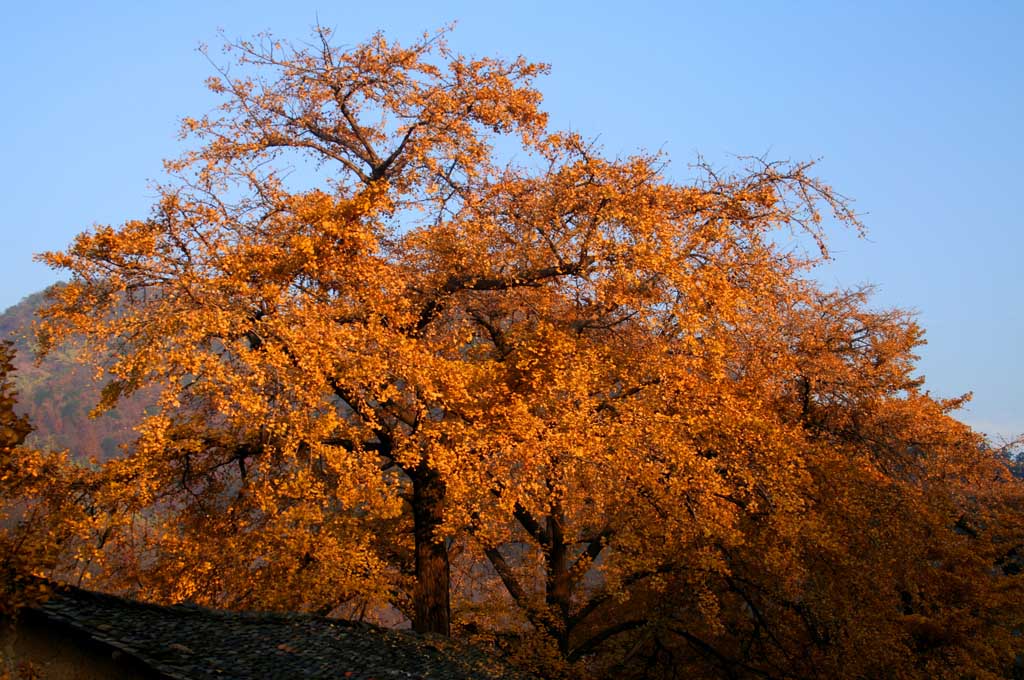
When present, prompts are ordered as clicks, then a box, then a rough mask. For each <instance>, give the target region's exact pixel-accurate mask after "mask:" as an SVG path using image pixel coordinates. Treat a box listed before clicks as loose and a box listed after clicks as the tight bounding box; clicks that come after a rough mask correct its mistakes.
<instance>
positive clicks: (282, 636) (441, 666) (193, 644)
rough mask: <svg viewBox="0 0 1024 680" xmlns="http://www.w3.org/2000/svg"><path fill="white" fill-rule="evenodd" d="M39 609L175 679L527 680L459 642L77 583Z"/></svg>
mask: <svg viewBox="0 0 1024 680" xmlns="http://www.w3.org/2000/svg"><path fill="white" fill-rule="evenodd" d="M34 609H35V610H36V611H38V612H39V613H41V614H43V615H44V616H45V617H46V618H47V619H49V620H50V621H56V622H62V623H64V624H66V625H67V626H70V627H71V628H72V629H74V630H75V631H77V632H78V633H79V634H84V635H85V636H87V637H89V638H91V639H93V640H97V641H99V642H102V643H105V644H107V645H109V646H110V647H113V648H114V649H117V650H119V651H120V652H122V653H124V654H126V655H128V656H130V657H133V658H135V659H137V660H139V661H141V662H142V663H143V664H145V665H146V666H149V667H150V668H152V669H153V670H155V671H158V672H159V673H161V674H163V675H164V676H166V677H167V678H173V679H175V680H213V679H217V680H227V679H229V678H238V679H240V680H241V679H243V678H244V679H246V680H248V679H251V678H331V679H332V680H335V679H342V680H344V679H350V680H370V679H371V678H372V679H373V680H392V679H395V680H397V679H403V680H405V679H412V678H416V679H419V678H438V679H445V680H498V679H501V680H511V679H513V678H516V679H520V680H525V676H522V675H519V674H515V673H513V672H511V671H510V670H509V669H507V668H505V667H503V666H502V665H501V664H500V663H498V662H496V661H495V660H493V659H492V658H490V657H488V656H487V655H486V654H484V653H483V652H481V651H480V650H478V649H475V648H473V647H470V646H468V645H465V644H462V643H459V642H457V641H453V640H448V639H446V638H440V637H436V636H422V635H417V634H415V633H412V632H408V631H398V630H390V629H385V628H379V627H376V626H372V625H369V624H363V623H353V622H348V621H340V620H336V619H327V618H323V617H318V616H311V615H303V614H260V613H240V612H227V611H219V610H213V609H206V608H203V607H197V606H195V605H175V606H170V607H164V606H158V605H152V604H145V603H141V602H137V601H134V600H127V599H124V598H120V597H115V596H112V595H104V594H101V593H95V592H91V591H87V590H81V589H79V588H72V587H62V588H58V589H56V591H55V592H54V594H53V595H52V596H51V597H50V598H49V599H48V600H47V601H46V602H44V603H42V604H41V605H38V606H37V607H35V608H34Z"/></svg>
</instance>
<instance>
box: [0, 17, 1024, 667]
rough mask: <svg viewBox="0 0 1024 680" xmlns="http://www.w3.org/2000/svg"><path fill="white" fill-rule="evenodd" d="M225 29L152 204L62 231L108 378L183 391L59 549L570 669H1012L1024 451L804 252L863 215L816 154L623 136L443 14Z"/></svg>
mask: <svg viewBox="0 0 1024 680" xmlns="http://www.w3.org/2000/svg"><path fill="white" fill-rule="evenodd" d="M226 49H227V54H228V55H229V58H232V59H233V60H234V61H233V63H232V65H231V67H230V68H228V67H223V68H222V70H221V71H220V74H219V76H217V77H214V78H211V79H210V80H209V82H208V86H209V87H210V89H211V90H213V91H214V92H216V93H218V94H220V95H221V96H222V97H223V104H222V106H221V107H220V109H219V110H218V111H217V112H215V113H212V114H210V115H207V116H204V117H201V118H186V119H184V122H183V135H184V136H185V137H186V138H188V139H190V140H192V141H193V146H192V148H191V150H190V151H188V152H186V153H185V154H184V155H183V156H181V157H180V158H177V159H174V160H171V161H168V162H167V164H166V167H167V172H168V179H167V180H166V181H165V182H164V183H162V184H160V185H159V186H158V187H157V189H158V193H159V198H158V200H157V202H156V204H155V205H154V207H153V211H152V214H151V215H150V216H149V217H148V218H145V219H140V220H135V221H129V222H127V223H125V224H122V225H119V226H116V227H114V226H99V227H95V228H93V229H91V230H89V231H86V232H83V233H82V234H81V235H80V236H78V237H77V238H76V239H75V241H74V243H73V244H71V245H70V246H69V248H68V249H67V250H66V251H63V252H54V253H47V254H45V255H43V256H42V257H43V260H44V261H46V262H47V263H49V264H50V265H51V266H53V267H55V268H57V269H60V270H63V271H65V272H67V273H69V274H70V275H71V280H70V281H69V283H67V284H66V285H63V286H60V287H58V288H55V289H54V290H53V292H52V294H51V301H50V304H49V306H48V308H47V309H46V310H45V311H44V312H43V319H42V321H41V326H40V339H41V340H42V342H43V344H44V347H56V346H58V345H60V344H61V343H64V342H72V341H74V342H82V343H84V347H85V350H84V351H83V353H82V356H84V357H86V358H87V360H89V361H90V362H92V363H93V365H95V366H96V367H97V368H98V375H99V376H101V377H102V378H103V379H105V380H106V383H105V387H104V390H103V398H102V400H101V403H100V404H99V406H98V409H99V410H100V411H102V410H104V409H110V408H113V407H115V406H116V404H117V403H118V401H119V400H120V399H122V398H124V397H125V396H126V395H130V394H133V393H136V392H137V391H139V390H141V389H143V388H147V389H151V390H154V394H156V395H157V396H156V397H155V401H154V404H153V405H152V407H151V408H150V409H149V410H148V411H147V413H146V415H145V416H144V417H143V418H142V419H141V420H140V422H139V423H138V425H137V432H138V437H137V439H136V441H135V442H134V443H133V444H132V445H130V446H128V447H126V449H125V451H124V454H123V455H122V456H119V457H117V458H115V459H112V460H110V461H107V462H104V463H102V464H99V463H97V464H96V465H95V466H94V467H92V468H90V469H83V468H76V467H75V466H71V465H70V464H68V463H67V462H66V461H65V462H64V463H63V464H62V465H63V467H62V468H61V469H62V470H64V472H62V473H61V474H62V475H63V476H60V475H58V476H55V477H54V479H55V480H56V481H55V482H54V485H57V484H58V483H66V484H68V485H71V487H69V488H74V489H75V490H76V492H75V494H74V495H73V496H72V497H71V498H72V499H73V500H72V501H69V502H73V503H74V504H75V506H76V508H78V510H76V511H75V512H72V511H70V510H68V509H66V508H63V507H61V508H58V509H59V510H60V512H50V513H49V514H47V513H42V515H41V518H40V519H38V520H35V521H36V523H37V524H38V525H40V526H46V527H49V530H50V531H49V534H48V535H50V536H53V535H54V534H55V530H54V527H55V526H61V527H64V529H63V531H64V533H63V534H61V532H59V531H58V532H56V534H59V535H62V536H63V535H67V536H68V538H67V539H65V540H64V541H63V542H62V543H61V544H60V555H61V557H54V558H53V564H54V565H55V566H54V568H55V569H64V571H63V572H62V573H64V574H69V573H72V572H70V571H68V570H69V569H70V568H71V565H75V568H76V569H77V572H75V573H78V574H89V575H90V576H91V577H92V578H94V579H96V580H98V581H99V582H101V583H102V584H104V585H105V586H106V587H108V588H113V589H119V590H122V591H129V592H132V593H134V594H136V595H137V596H140V597H144V598H149V599H155V600H172V601H173V600H178V599H183V598H185V599H190V600H193V601H198V602H203V603H207V604H215V605H220V606H228V607H233V608H261V609H263V608H276V609H289V608H291V609H303V610H311V611H321V612H326V613H334V614H339V615H347V616H358V615H366V613H367V612H377V613H379V612H383V611H386V610H387V608H389V607H390V608H393V609H394V610H396V611H397V612H400V613H401V614H402V615H404V616H406V617H408V619H409V620H411V622H412V625H413V626H414V628H416V630H418V631H421V632H435V633H442V634H449V633H450V632H453V628H452V626H453V623H454V625H455V628H454V632H456V633H458V634H465V635H470V636H478V637H480V639H486V640H490V641H492V642H494V644H496V645H498V646H502V645H507V644H508V643H509V641H511V640H514V641H516V642H517V643H516V644H515V645H511V647H510V648H512V649H515V650H518V652H519V654H520V655H521V656H522V660H523V661H524V663H529V664H532V665H534V666H535V667H536V668H539V669H540V670H541V671H542V672H543V673H545V674H547V675H549V676H556V675H558V674H566V675H570V676H574V677H580V676H585V675H588V674H591V675H602V674H607V675H608V676H609V677H662V676H663V677H688V676H687V673H697V674H703V675H712V674H714V675H720V676H721V677H780V678H781V677H815V676H821V677H863V676H881V675H891V676H892V677H915V676H919V677H934V676H942V675H948V674H950V673H959V674H976V675H979V676H981V675H986V674H987V675H989V676H998V675H999V674H1004V673H1007V672H1009V670H1008V669H1010V668H1011V667H1012V665H1013V663H1014V655H1015V654H1018V653H1019V652H1020V642H1019V640H1020V638H1019V637H1015V634H1016V632H1019V630H1020V627H1021V623H1022V622H1021V620H1020V619H1021V615H1022V608H1021V606H1020V603H1021V591H1020V585H1021V584H1020V576H1019V569H1017V570H1016V571H1014V568H1013V567H1012V564H1014V563H1013V559H1014V556H1015V555H1018V554H1019V551H1020V550H1021V547H1020V546H1021V543H1022V533H1021V526H1020V509H1021V504H1020V500H1021V485H1020V482H1019V481H1016V480H1014V479H1012V477H1011V476H1010V475H1009V474H1008V472H1007V469H1006V467H1005V465H1004V464H1003V463H1002V462H1001V461H1000V460H999V459H998V457H997V456H994V455H993V454H992V453H991V452H990V451H988V450H986V448H985V447H984V446H983V440H982V439H981V438H980V437H979V436H978V435H977V434H975V433H973V432H972V431H970V429H969V428H967V427H966V426H964V425H962V424H960V423H958V422H957V421H956V420H954V419H953V418H951V417H950V415H949V413H950V412H951V411H953V410H955V409H956V408H957V407H958V406H959V405H960V403H961V401H960V400H949V401H942V400H937V399H935V398H933V397H932V396H931V395H930V394H929V393H927V392H926V391H924V390H923V389H922V381H921V379H920V378H918V377H916V376H915V375H914V371H915V365H914V361H915V359H916V357H915V356H914V351H915V348H916V347H918V346H919V345H920V344H921V342H922V332H921V329H920V328H919V327H918V326H917V325H916V324H915V322H914V320H913V318H912V316H910V315H908V314H906V313H904V312H901V311H898V310H892V311H886V310H881V311H879V310H872V309H871V307H870V305H869V300H868V291H865V290H853V291H829V290H825V289H823V288H822V287H820V286H819V285H818V284H816V283H814V282H813V280H812V279H811V278H810V277H809V276H808V272H809V271H810V269H811V268H812V267H813V266H814V265H815V264H817V263H819V262H820V261H822V260H823V259H824V258H826V257H827V251H826V245H825V234H824V229H823V224H824V223H825V222H826V221H827V220H832V221H835V222H839V223H845V224H846V225H848V226H849V227H852V228H854V229H860V228H861V225H860V223H859V222H858V220H857V218H856V216H855V214H854V213H853V212H852V210H851V209H850V207H849V205H848V204H847V202H846V200H845V199H844V198H843V197H842V196H841V195H839V194H837V193H836V192H834V191H833V190H832V189H831V188H830V187H829V186H828V185H826V184H825V183H823V182H821V181H820V180H818V179H816V178H815V177H814V176H813V175H812V174H811V164H807V163H777V162H770V161H765V160H760V159H749V161H748V163H747V167H745V168H744V169H742V170H740V171H738V172H736V173H734V174H729V175H724V174H723V173H721V172H716V171H714V170H713V169H712V168H710V167H707V166H703V165H702V166H698V167H697V168H695V174H696V175H697V176H696V177H695V178H694V179H692V180H688V181H686V182H680V181H677V180H674V179H671V178H670V176H669V174H668V172H667V161H666V159H664V158H663V157H662V156H660V155H659V154H647V153H637V154H636V155H633V156H629V157H624V158H610V157H607V156H606V155H604V154H603V152H602V151H601V149H600V148H598V147H597V146H596V145H594V144H592V143H588V142H587V141H586V140H585V139H584V138H583V137H581V136H580V135H579V134H577V133H572V132H560V131H552V130H550V129H549V128H548V126H547V116H546V114H545V113H544V112H543V110H542V109H541V108H540V105H541V94H540V92H539V91H538V90H537V89H536V87H535V84H534V81H535V79H536V78H537V77H538V76H540V75H542V74H543V73H545V72H546V70H547V67H546V66H544V65H541V64H534V63H531V62H528V61H526V60H525V59H522V58H520V59H516V60H503V59H497V58H468V57H465V56H462V55H459V54H456V53H454V52H453V51H451V50H450V49H449V47H448V46H447V44H446V43H445V40H444V33H443V32H440V33H436V34H428V35H425V36H424V37H423V38H422V39H421V40H420V41H418V42H416V43H414V44H412V45H411V46H407V47H403V46H400V45H398V44H395V43H392V42H389V41H387V40H386V39H385V38H384V37H383V35H377V36H374V37H373V38H372V39H371V40H369V41H368V42H366V43H364V44H360V45H357V46H355V47H351V48H347V49H343V48H339V47H335V46H334V45H333V44H332V42H331V36H330V33H329V31H327V30H326V29H322V28H320V29H317V30H316V32H315V35H314V43H313V44H312V45H299V46H294V45H291V44H289V43H287V42H284V41H277V40H275V39H273V38H272V37H270V36H260V37H258V38H256V39H254V40H252V41H239V42H234V43H228V44H227V45H226ZM511 144H515V145H516V146H517V147H518V151H517V152H516V153H515V154H506V153H502V152H501V151H500V150H501V149H507V148H509V146H510V145H511ZM808 243H809V244H811V245H810V247H809V248H808V247H806V244H808ZM5 455H6V456H8V457H9V458H12V457H13V458H16V456H15V455H14V454H13V453H5ZM30 459H31V458H30V457H26V458H24V459H23V460H30ZM52 464H54V465H56V464H57V463H52ZM15 467H17V466H15ZM20 469H21V470H22V472H20V473H18V474H22V473H24V471H25V470H26V469H28V468H27V467H26V465H25V464H22V467H21V468H20ZM15 476H17V475H15ZM63 479H67V480H69V481H66V482H60V480H63ZM72 480H73V481H72ZM53 488H55V487H54V486H51V487H50V488H49V489H46V488H40V487H38V486H36V487H32V489H31V490H30V491H31V493H28V494H27V496H26V493H24V491H23V492H21V493H22V497H23V498H24V497H30V496H32V494H36V495H37V496H38V495H39V494H43V495H45V494H46V493H49V494H51V497H52V493H53ZM76 513H77V514H76ZM71 536H74V537H75V538H74V539H73V540H72V538H70V537H71ZM1015 551H1016V552H1015ZM524 641H526V642H528V644H521V643H523V642H524ZM674 673H678V674H680V675H673V674H674Z"/></svg>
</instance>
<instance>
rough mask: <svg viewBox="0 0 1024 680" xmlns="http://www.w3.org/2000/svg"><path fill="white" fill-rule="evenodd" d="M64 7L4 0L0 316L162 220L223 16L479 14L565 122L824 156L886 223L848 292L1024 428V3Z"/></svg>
mask: <svg viewBox="0 0 1024 680" xmlns="http://www.w3.org/2000/svg"><path fill="white" fill-rule="evenodd" d="M551 4H553V5H555V8H552V7H551V6H549V4H548V3H545V2H512V3H490V2H476V3H468V2H442V1H435V2H430V1H426V2H424V1H419V2H408V1H406V0H392V1H390V2H386V3H385V2H382V3H365V2H364V3H355V2H344V1H341V2H339V1H338V0H334V1H333V2H321V3H320V4H317V3H314V2H305V1H304V0H291V1H289V2H262V1H257V0H248V1H246V2H191V1H180V2H152V3H145V2H121V3H112V2H89V3H84V2H50V3H39V4H38V5H36V6H34V7H32V6H30V4H29V3H16V4H11V5H10V6H8V7H6V8H5V24H6V25H7V27H8V28H7V30H6V31H5V32H4V33H5V40H6V47H5V48H4V49H3V52H2V56H0V65H2V69H3V95H4V96H3V100H4V104H3V106H0V129H2V130H3V135H2V137H0V157H2V158H3V160H4V162H3V164H2V166H0V191H2V192H3V199H4V200H3V205H4V210H3V213H2V217H0V253H2V265H3V266H2V267H0V309H2V308H6V307H7V306H9V305H12V304H14V303H16V302H17V301H18V300H20V299H21V298H22V297H24V296H25V295H27V294H29V293H32V292H34V291H36V290H39V289H41V288H42V287H44V286H46V285H47V284H49V283H51V282H53V281H54V280H55V276H54V274H53V273H52V272H50V271H48V270H47V269H46V268H45V267H42V266H41V265H38V264H35V263H33V262H32V261H31V257H32V254H33V253H36V252H39V251H43V250H50V249H60V248H62V247H64V246H65V245H67V243H68V242H69V241H70V239H71V238H72V237H73V236H74V234H76V233H77V232H79V231H81V230H82V229H84V228H87V227H89V226H91V225H92V224H94V223H111V224H117V223H120V222H122V221H124V220H125V219H129V218H133V217H143V216H145V215H146V214H147V212H148V206H149V204H150V202H151V200H152V198H153V197H152V192H151V191H150V190H149V189H148V187H147V180H148V179H156V178H159V177H160V174H161V160H162V159H163V158H166V157H171V156H174V155H176V154H177V152H178V151H179V150H180V147H179V142H178V141H177V137H176V132H177V120H178V118H180V117H182V116H185V115H197V114H201V113H203V112H205V111H207V110H208V109H209V108H210V107H211V106H212V104H213V99H211V96H210V95H208V94H207V93H206V91H205V89H204V88H203V85H202V82H203V80H204V78H206V77H207V76H208V75H210V73H211V71H210V66H209V64H208V63H207V62H206V61H205V60H204V58H203V57H202V56H201V55H200V54H198V53H197V52H196V51H195V47H196V45H197V44H198V43H199V42H200V41H206V42H208V43H210V44H211V45H215V44H216V42H217V34H216V29H217V28H218V27H223V28H224V29H225V31H226V32H227V34H228V35H229V36H232V37H246V36H249V35H251V34H253V33H255V32H257V31H261V30H266V29H269V30H271V31H273V32H274V33H275V34H277V35H278V36H280V37H287V38H291V39H302V38H305V37H306V36H308V34H309V27H310V25H311V24H313V23H314V22H315V21H316V20H317V18H319V21H320V22H321V23H322V24H324V25H326V26H330V27H333V28H334V29H335V30H336V37H337V40H338V41H339V42H340V43H343V44H344V43H348V44H351V43H355V42H358V41H361V40H363V39H365V38H366V37H367V36H369V35H370V34H371V33H372V32H374V31H376V30H378V29H380V30H383V31H385V32H386V33H387V34H388V35H389V36H391V37H393V38H396V39H398V40H409V39H411V38H412V37H414V36H416V35H418V34H420V33H421V32H422V31H424V30H426V29H432V28H436V27H439V26H441V25H443V24H446V23H448V22H450V21H452V20H458V22H459V23H458V28H457V30H456V31H455V33H454V35H453V36H452V38H451V43H452V45H453V46H454V47H455V48H456V49H458V50H459V51H463V52H468V53H473V54H478V55H484V54H498V55H501V56H505V57H513V56H516V55H518V54H523V55H525V56H526V57H528V58H530V59H533V60H537V61H546V62H549V63H550V64H551V65H552V69H553V70H552V75H551V76H549V77H547V78H545V79H544V80H543V81H542V82H541V88H542V89H543V91H544V92H545V96H546V99H545V101H546V107H547V109H548V111H549V112H550V113H551V114H552V123H553V124H554V125H555V126H558V127H568V126H571V127H572V128H574V129H576V130H579V131H581V132H583V133H584V134H587V135H600V140H601V142H602V143H603V144H604V145H605V148H606V149H607V150H608V151H609V152H611V153H628V152H630V151H632V150H634V149H637V148H646V149H649V150H650V149H658V148H662V149H664V150H665V151H666V152H668V154H669V155H670V156H671V158H672V159H673V161H674V166H673V167H674V168H675V171H676V173H677V174H678V176H679V177H681V178H682V177H686V176H687V175H688V170H687V167H686V165H687V163H689V162H691V161H692V160H693V159H694V158H695V156H696V154H697V153H701V154H703V155H704V156H705V157H707V158H708V159H709V160H710V161H712V162H713V163H714V164H716V165H720V166H728V165H729V164H730V162H731V161H730V158H731V155H732V154H757V155H760V154H767V155H768V156H770V157H772V158H776V159H786V158H789V159H808V158H819V157H820V158H822V159H823V160H822V162H821V164H820V166H819V175H821V176H822V177H823V178H824V179H826V180H827V181H829V182H830V183H832V184H833V185H834V186H835V187H836V188H837V189H838V190H840V191H841V192H843V193H844V194H847V195H849V196H851V197H853V198H855V199H856V207H857V209H858V210H859V211H861V212H863V213H866V215H865V221H866V222H867V224H868V228H869V230H870V235H869V238H868V240H857V239H855V238H853V237H852V236H851V235H849V234H842V233H840V234H836V235H835V237H834V238H833V240H832V244H833V253H834V255H835V256H836V258H837V262H836V263H835V264H834V265H831V266H830V267H829V268H828V269H827V270H826V271H823V272H822V273H821V276H822V278H823V280H824V281H826V282H827V283H829V284H832V285H841V286H851V285H855V284H858V283H864V282H871V283H874V284H876V285H877V286H878V288H879V292H878V295H877V297H876V303H877V305H879V306H886V307H889V306H900V307H905V308H911V309H915V310H917V311H918V312H919V314H920V320H921V322H922V324H923V325H924V326H925V328H927V330H928V336H927V337H928V340H929V344H928V346H927V347H925V348H924V349H923V353H922V354H923V358H922V361H921V364H920V365H921V370H922V372H923V373H924V374H925V375H926V376H927V378H928V384H929V385H930V386H931V389H932V390H933V392H934V393H936V394H938V395H940V396H952V395H956V394H960V393H962V392H966V391H968V390H973V391H974V393H975V400H974V402H973V404H972V405H971V406H970V407H969V409H967V410H966V411H964V412H961V413H960V417H961V418H962V419H963V420H965V421H967V422H969V423H971V424H972V425H974V426H975V427H977V428H978V429H980V430H982V431H986V432H989V433H991V434H996V435H1011V434H1017V433H1020V432H1024V386H1022V385H1024V368H1022V364H1021V361H1020V358H1019V357H1020V355H1019V351H1020V341H1021V338H1022V336H1024V315H1022V309H1024V306H1022V304H1021V302H1020V298H1019V296H1020V293H1021V290H1020V289H1021V283H1022V281H1024V276H1022V273H1021V256H1022V253H1024V217H1022V210H1021V208H1020V202H1021V201H1020V199H1021V198H1024V189H1022V186H1021V185H1022V181H1024V172H1022V167H1024V141H1022V139H1024V138H1022V131H1021V125H1022V123H1024V110H1022V108H1024V107H1022V103H1024V39H1022V35H1024V3H1021V2H1013V1H1010V0H1007V1H1006V2H1002V3H994V2H980V1H979V2H972V3H966V2H920V3H915V2H900V3H891V2H781V1H780V2H732V3H706V2H701V3H689V2H667V1H666V2H650V3H641V2H630V3H622V2H554V3H551Z"/></svg>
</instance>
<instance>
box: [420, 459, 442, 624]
mask: <svg viewBox="0 0 1024 680" xmlns="http://www.w3.org/2000/svg"><path fill="white" fill-rule="evenodd" d="M444 496H445V485H444V480H443V479H441V477H440V475H438V473H437V472H436V471H435V470H432V469H431V468H430V467H429V466H427V465H426V464H421V465H420V466H419V468H417V470H416V472H415V474H413V475H412V516H413V527H414V529H413V530H414V534H415V537H416V584H415V586H414V587H413V604H414V606H415V614H414V618H413V622H412V627H413V630H415V631H416V632H417V633H438V634H440V635H450V634H451V602H450V595H449V588H450V584H451V578H450V576H451V573H450V567H449V564H448V546H446V545H445V542H444V539H443V538H442V537H440V536H439V535H438V529H439V528H440V526H441V521H442V520H443V518H444V516H443V510H444Z"/></svg>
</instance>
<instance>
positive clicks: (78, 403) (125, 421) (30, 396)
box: [0, 291, 144, 461]
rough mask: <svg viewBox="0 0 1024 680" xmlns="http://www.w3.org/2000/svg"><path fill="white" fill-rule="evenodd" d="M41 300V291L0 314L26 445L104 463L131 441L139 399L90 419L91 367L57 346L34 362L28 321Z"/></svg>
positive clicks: (94, 394)
mask: <svg viewBox="0 0 1024 680" xmlns="http://www.w3.org/2000/svg"><path fill="white" fill-rule="evenodd" d="M45 299H46V293H45V291H40V292H38V293H33V294H32V295H29V296H28V297H26V298H24V299H23V300H22V301H21V302H19V303H18V304H16V305H14V306H13V307H10V308H8V309H7V310H6V311H4V312H3V314H0V340H5V339H6V340H11V341H12V342H13V343H14V346H15V348H16V350H17V355H16V356H15V360H14V366H15V372H14V380H15V385H16V387H17V391H18V405H17V411H18V413H19V414H26V415H28V416H29V418H30V419H31V421H32V425H33V427H34V428H35V431H34V432H33V433H32V435H30V439H29V443H30V444H32V445H34V446H37V447H39V448H44V449H50V450H62V449H68V450H70V452H71V455H72V456H73V457H74V458H75V459H77V460H81V461H86V460H89V459H90V458H92V457H96V458H98V459H100V460H105V459H108V458H110V457H111V456H113V455H115V454H116V453H117V451H118V447H119V446H120V445H121V444H123V443H125V442H127V441H130V440H131V439H132V438H133V436H134V434H133V431H132V423H133V422H138V419H139V418H138V416H139V415H140V414H141V411H142V410H143V408H144V399H142V398H140V397H135V398H132V399H130V400H128V401H126V402H122V403H121V404H120V405H119V406H118V407H117V408H116V409H115V410H113V411H111V412H108V413H105V414H103V415H102V416H100V417H97V418H90V417H89V413H90V411H91V410H92V409H93V407H94V406H95V405H96V404H97V403H98V401H99V395H100V389H101V387H102V382H97V381H95V380H93V373H92V369H91V368H89V367H87V366H83V365H81V364H78V363H77V362H76V361H75V350H74V349H73V348H68V347H62V348H61V349H60V350H59V351H54V352H52V353H50V354H49V355H48V356H47V357H46V358H45V359H44V360H43V361H42V362H37V361H36V356H35V351H34V347H35V341H34V338H33V335H32V320H33V318H34V316H35V313H36V311H37V310H38V309H39V308H40V307H41V306H42V305H43V304H44V302H45Z"/></svg>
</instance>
